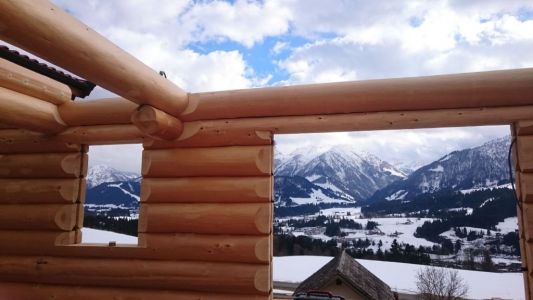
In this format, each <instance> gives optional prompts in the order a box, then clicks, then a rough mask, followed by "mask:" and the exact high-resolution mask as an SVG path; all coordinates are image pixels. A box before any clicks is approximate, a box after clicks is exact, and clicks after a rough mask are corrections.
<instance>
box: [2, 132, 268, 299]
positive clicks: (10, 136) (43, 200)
mask: <svg viewBox="0 0 533 300" xmlns="http://www.w3.org/2000/svg"><path fill="white" fill-rule="evenodd" d="M29 136H31V135H28V133H27V132H24V131H21V130H16V129H3V130H2V131H0V137H1V138H0V142H1V147H0V149H1V150H0V152H2V154H1V155H0V177H1V179H0V180H1V182H0V199H1V200H0V203H1V207H0V229H1V231H0V244H1V245H2V247H0V299H50V297H53V299H122V298H127V299H163V300H165V299H188V300H189V299H205V300H210V299H213V300H214V299H243V300H244V299H271V298H272V286H271V284H272V215H273V211H272V209H273V206H272V151H273V147H272V136H271V134H270V132H255V131H253V130H252V131H246V132H242V131H240V132H231V131H219V133H218V138H213V139H211V141H212V142H211V143H210V142H209V141H206V140H205V139H200V140H198V139H196V138H195V137H194V136H193V137H190V138H185V139H179V140H176V141H172V142H156V141H152V140H149V141H146V142H145V143H144V144H145V150H144V152H143V166H142V174H143V181H142V187H141V207H140V220H139V245H138V246H135V245H129V246H127V245H117V246H114V247H111V246H108V245H104V244H100V245H98V244H76V243H79V242H80V235H79V234H78V233H79V230H78V229H79V228H80V227H81V224H82V216H80V212H83V206H82V203H81V202H82V201H83V191H84V190H85V187H84V184H85V181H84V179H83V176H84V175H85V173H86V170H87V167H86V163H87V154H86V153H85V152H86V150H87V147H83V146H81V145H74V144H68V143H64V142H58V141H56V140H54V139H50V140H46V139H44V140H43V138H42V137H39V138H38V139H29V138H28V137H29ZM199 141H200V142H199ZM32 144H33V147H32ZM43 149H44V150H43ZM39 150H41V151H47V152H45V153H42V152H41V153H32V152H34V151H39Z"/></svg>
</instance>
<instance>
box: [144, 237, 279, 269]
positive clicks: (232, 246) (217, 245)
mask: <svg viewBox="0 0 533 300" xmlns="http://www.w3.org/2000/svg"><path fill="white" fill-rule="evenodd" d="M269 243H270V237H269V236H268V235H266V236H246V235H220V234H215V235H209V234H190V233H185V234H179V233H140V234H139V246H140V247H146V248H150V249H153V256H158V254H159V253H164V257H166V258H167V259H169V258H170V257H171V256H170V255H169V254H171V253H172V258H173V259H175V260H196V261H226V262H244V263H263V264H264V263H269V262H270V252H269V249H270V248H271V246H270V245H269Z"/></svg>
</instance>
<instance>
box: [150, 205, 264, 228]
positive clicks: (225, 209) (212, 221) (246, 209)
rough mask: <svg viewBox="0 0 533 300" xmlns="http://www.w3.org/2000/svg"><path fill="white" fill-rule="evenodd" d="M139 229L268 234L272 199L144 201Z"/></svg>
mask: <svg viewBox="0 0 533 300" xmlns="http://www.w3.org/2000/svg"><path fill="white" fill-rule="evenodd" d="M139 214H140V216H139V232H149V233H153V232H155V233H205V234H244V235H264V234H270V232H271V229H272V228H271V226H272V225H271V224H272V223H271V218H272V216H271V204H270V203H257V204H256V203H250V204H244V203H237V204H229V203H228V204H141V208H140V213H139Z"/></svg>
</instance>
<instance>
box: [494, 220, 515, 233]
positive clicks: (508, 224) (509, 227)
mask: <svg viewBox="0 0 533 300" xmlns="http://www.w3.org/2000/svg"><path fill="white" fill-rule="evenodd" d="M496 228H498V229H499V230H500V232H501V233H502V234H506V233H508V232H514V231H515V230H518V218H517V217H510V218H506V219H505V220H503V221H502V222H500V223H498V224H497V225H496Z"/></svg>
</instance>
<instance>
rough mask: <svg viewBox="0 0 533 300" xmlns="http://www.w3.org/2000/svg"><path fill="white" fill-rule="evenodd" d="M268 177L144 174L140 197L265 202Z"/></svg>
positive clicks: (143, 199)
mask: <svg viewBox="0 0 533 300" xmlns="http://www.w3.org/2000/svg"><path fill="white" fill-rule="evenodd" d="M271 181H272V178H271V177H270V176H262V177H259V176H257V177H193V178H145V179H143V180H142V182H141V195H140V197H141V202H146V203H265V202H271V201H272V182H271Z"/></svg>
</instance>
